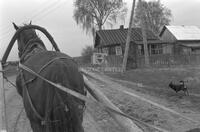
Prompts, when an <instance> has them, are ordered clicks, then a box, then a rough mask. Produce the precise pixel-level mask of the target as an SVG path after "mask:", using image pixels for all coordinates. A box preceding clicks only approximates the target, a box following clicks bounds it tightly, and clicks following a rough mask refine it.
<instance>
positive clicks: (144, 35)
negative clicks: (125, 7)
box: [139, 1, 149, 67]
mask: <svg viewBox="0 0 200 132" xmlns="http://www.w3.org/2000/svg"><path fill="white" fill-rule="evenodd" d="M139 4H140V9H141V12H142V16H141V17H142V18H141V20H142V25H141V26H142V40H143V46H144V61H145V67H149V51H148V43H147V21H146V17H145V12H144V11H145V9H144V6H143V5H142V3H141V1H140V3H139Z"/></svg>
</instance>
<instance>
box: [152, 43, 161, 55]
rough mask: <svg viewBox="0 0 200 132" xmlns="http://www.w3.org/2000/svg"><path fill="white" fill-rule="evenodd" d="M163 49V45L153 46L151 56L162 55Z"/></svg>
mask: <svg viewBox="0 0 200 132" xmlns="http://www.w3.org/2000/svg"><path fill="white" fill-rule="evenodd" d="M162 53H163V48H162V45H161V44H154V45H151V54H162Z"/></svg>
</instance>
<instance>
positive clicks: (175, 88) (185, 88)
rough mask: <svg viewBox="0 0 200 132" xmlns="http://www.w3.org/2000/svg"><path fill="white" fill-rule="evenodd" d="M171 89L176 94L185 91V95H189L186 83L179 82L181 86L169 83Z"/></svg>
mask: <svg viewBox="0 0 200 132" xmlns="http://www.w3.org/2000/svg"><path fill="white" fill-rule="evenodd" d="M169 87H170V88H171V89H173V90H174V91H175V92H176V93H178V92H179V91H183V92H184V94H185V95H189V92H188V88H187V86H186V85H185V81H183V80H181V81H179V84H173V83H172V82H170V83H169Z"/></svg>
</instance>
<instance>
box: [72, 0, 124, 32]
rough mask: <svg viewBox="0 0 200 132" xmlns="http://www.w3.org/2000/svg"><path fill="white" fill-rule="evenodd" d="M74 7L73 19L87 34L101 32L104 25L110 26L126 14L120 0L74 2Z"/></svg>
mask: <svg viewBox="0 0 200 132" xmlns="http://www.w3.org/2000/svg"><path fill="white" fill-rule="evenodd" d="M74 6H75V9H74V19H75V21H76V22H77V24H78V25H81V26H82V28H83V30H85V31H86V32H87V33H88V31H92V32H93V33H94V32H95V30H102V28H103V26H104V24H105V23H107V24H109V25H110V26H112V24H113V22H114V23H116V22H117V20H118V18H121V19H123V20H124V18H125V16H126V13H127V8H126V6H125V3H124V2H123V1H122V0H75V3H74Z"/></svg>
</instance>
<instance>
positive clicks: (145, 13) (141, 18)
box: [134, 0, 172, 35]
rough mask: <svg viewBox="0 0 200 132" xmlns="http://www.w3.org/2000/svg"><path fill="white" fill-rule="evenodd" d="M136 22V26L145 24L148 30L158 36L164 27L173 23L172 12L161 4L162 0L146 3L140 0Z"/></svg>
mask: <svg viewBox="0 0 200 132" xmlns="http://www.w3.org/2000/svg"><path fill="white" fill-rule="evenodd" d="M135 14H136V15H135V18H134V22H135V25H136V26H142V25H144V24H145V26H146V29H147V30H151V31H153V32H154V33H155V34H156V35H158V34H159V32H160V29H161V28H162V27H163V26H164V25H169V24H170V22H171V18H172V14H171V10H170V9H168V8H167V7H165V6H164V5H163V4H161V3H160V0H156V1H149V2H146V1H144V0H139V1H138V4H137V7H136V12H135Z"/></svg>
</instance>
